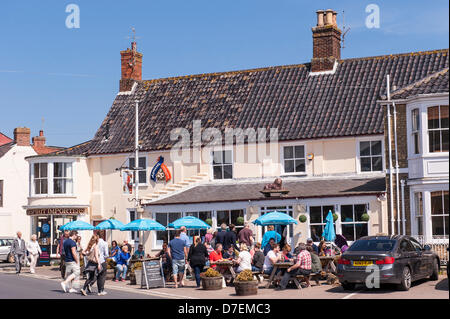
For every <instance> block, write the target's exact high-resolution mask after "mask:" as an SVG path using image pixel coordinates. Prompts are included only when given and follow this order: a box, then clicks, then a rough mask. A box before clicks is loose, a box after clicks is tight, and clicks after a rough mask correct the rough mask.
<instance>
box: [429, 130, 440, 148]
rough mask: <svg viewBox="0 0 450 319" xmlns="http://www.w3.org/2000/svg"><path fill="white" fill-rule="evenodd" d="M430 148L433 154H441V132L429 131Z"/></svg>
mask: <svg viewBox="0 0 450 319" xmlns="http://www.w3.org/2000/svg"><path fill="white" fill-rule="evenodd" d="M428 137H429V143H430V145H429V147H430V153H431V152H440V151H441V132H440V131H429V132H428Z"/></svg>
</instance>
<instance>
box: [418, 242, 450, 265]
mask: <svg viewBox="0 0 450 319" xmlns="http://www.w3.org/2000/svg"><path fill="white" fill-rule="evenodd" d="M412 237H414V238H415V239H417V240H418V241H419V243H420V244H421V245H422V246H425V245H428V246H430V248H431V250H432V251H434V252H435V253H436V254H438V256H439V259H440V260H441V265H445V266H446V265H447V262H448V257H449V254H448V251H447V248H448V247H449V240H448V236H445V237H444V236H439V237H434V236H433V239H435V240H436V241H438V242H432V243H429V242H427V241H426V240H425V238H424V236H412Z"/></svg>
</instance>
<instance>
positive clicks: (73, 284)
mask: <svg viewBox="0 0 450 319" xmlns="http://www.w3.org/2000/svg"><path fill="white" fill-rule="evenodd" d="M77 236H78V232H77V231H76V230H72V231H71V232H70V233H69V238H67V239H66V240H65V241H64V244H63V252H64V256H65V257H64V263H65V268H66V269H65V274H66V279H65V280H64V281H62V282H61V287H62V289H63V290H64V292H67V288H68V287H70V289H69V292H70V293H72V292H77V291H76V290H75V288H78V287H79V285H80V283H79V280H80V260H79V258H78V254H77V244H76V242H75V240H76V239H77Z"/></svg>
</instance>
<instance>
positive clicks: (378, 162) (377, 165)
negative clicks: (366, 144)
mask: <svg viewBox="0 0 450 319" xmlns="http://www.w3.org/2000/svg"><path fill="white" fill-rule="evenodd" d="M381 170H383V160H382V158H381V156H375V157H372V171H381Z"/></svg>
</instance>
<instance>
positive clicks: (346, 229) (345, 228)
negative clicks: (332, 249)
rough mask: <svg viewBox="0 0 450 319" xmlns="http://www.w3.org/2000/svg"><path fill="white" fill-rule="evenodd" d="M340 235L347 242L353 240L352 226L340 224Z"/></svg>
mask: <svg viewBox="0 0 450 319" xmlns="http://www.w3.org/2000/svg"><path fill="white" fill-rule="evenodd" d="M342 235H343V236H344V237H345V238H347V240H350V241H353V240H355V231H354V227H353V224H342Z"/></svg>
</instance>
